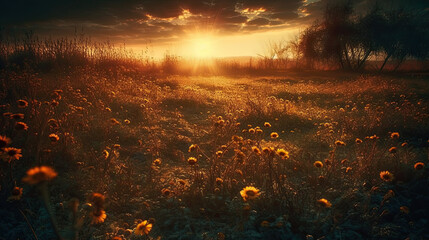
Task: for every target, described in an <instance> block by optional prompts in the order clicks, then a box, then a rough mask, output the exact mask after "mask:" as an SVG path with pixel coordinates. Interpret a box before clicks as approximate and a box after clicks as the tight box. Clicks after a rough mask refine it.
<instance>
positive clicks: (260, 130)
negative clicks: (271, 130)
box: [256, 128, 264, 134]
mask: <svg viewBox="0 0 429 240" xmlns="http://www.w3.org/2000/svg"><path fill="white" fill-rule="evenodd" d="M263 132H264V131H262V129H260V128H256V133H257V134H261V133H263Z"/></svg>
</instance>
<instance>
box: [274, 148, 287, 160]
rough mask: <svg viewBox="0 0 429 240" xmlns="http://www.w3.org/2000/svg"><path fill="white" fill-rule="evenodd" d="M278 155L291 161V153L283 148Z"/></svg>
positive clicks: (278, 150)
mask: <svg viewBox="0 0 429 240" xmlns="http://www.w3.org/2000/svg"><path fill="white" fill-rule="evenodd" d="M276 153H277V155H279V156H280V157H282V158H284V159H289V152H288V151H286V150H284V149H283V148H280V149H277V151H276Z"/></svg>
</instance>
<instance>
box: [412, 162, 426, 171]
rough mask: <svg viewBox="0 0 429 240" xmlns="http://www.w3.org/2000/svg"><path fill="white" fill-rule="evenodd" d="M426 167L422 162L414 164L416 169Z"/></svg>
mask: <svg viewBox="0 0 429 240" xmlns="http://www.w3.org/2000/svg"><path fill="white" fill-rule="evenodd" d="M424 167H425V164H424V163H422V162H417V163H416V164H414V169H416V170H421V169H423V168H424Z"/></svg>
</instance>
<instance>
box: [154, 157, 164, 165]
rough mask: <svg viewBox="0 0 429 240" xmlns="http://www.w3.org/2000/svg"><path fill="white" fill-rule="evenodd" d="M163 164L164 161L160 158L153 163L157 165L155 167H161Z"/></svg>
mask: <svg viewBox="0 0 429 240" xmlns="http://www.w3.org/2000/svg"><path fill="white" fill-rule="evenodd" d="M161 163H162V161H161V159H159V158H157V159H155V160H154V161H153V165H155V166H159V165H161Z"/></svg>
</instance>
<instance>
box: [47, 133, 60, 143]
mask: <svg viewBox="0 0 429 240" xmlns="http://www.w3.org/2000/svg"><path fill="white" fill-rule="evenodd" d="M49 139H51V142H57V141H58V140H60V137H58V135H57V134H55V133H51V134H49Z"/></svg>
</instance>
